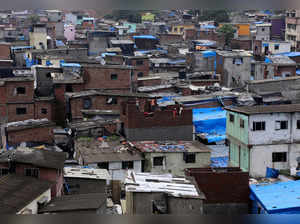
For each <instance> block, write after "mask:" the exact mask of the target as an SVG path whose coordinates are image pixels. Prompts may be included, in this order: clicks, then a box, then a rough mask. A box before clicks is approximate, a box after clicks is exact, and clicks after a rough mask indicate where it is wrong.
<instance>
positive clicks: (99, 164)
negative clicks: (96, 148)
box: [98, 162, 109, 170]
mask: <svg viewBox="0 0 300 224" xmlns="http://www.w3.org/2000/svg"><path fill="white" fill-rule="evenodd" d="M98 167H99V168H100V169H106V170H108V167H109V166H108V162H103V163H98Z"/></svg>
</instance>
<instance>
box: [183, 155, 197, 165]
mask: <svg viewBox="0 0 300 224" xmlns="http://www.w3.org/2000/svg"><path fill="white" fill-rule="evenodd" d="M183 160H184V161H185V163H195V162H196V154H195V153H183Z"/></svg>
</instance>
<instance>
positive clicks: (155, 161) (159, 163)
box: [153, 156, 164, 166]
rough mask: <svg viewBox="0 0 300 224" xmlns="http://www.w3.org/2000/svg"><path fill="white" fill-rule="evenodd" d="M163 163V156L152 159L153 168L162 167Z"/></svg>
mask: <svg viewBox="0 0 300 224" xmlns="http://www.w3.org/2000/svg"><path fill="white" fill-rule="evenodd" d="M163 161H164V157H163V156H159V157H154V158H153V166H162V165H163Z"/></svg>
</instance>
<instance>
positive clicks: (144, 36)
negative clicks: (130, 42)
mask: <svg viewBox="0 0 300 224" xmlns="http://www.w3.org/2000/svg"><path fill="white" fill-rule="evenodd" d="M133 39H153V40H156V39H157V37H155V36H152V35H139V36H133Z"/></svg>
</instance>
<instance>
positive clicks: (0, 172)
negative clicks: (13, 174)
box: [0, 168, 9, 176]
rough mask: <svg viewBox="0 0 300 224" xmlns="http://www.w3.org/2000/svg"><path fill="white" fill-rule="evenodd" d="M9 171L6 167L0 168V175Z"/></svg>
mask: <svg viewBox="0 0 300 224" xmlns="http://www.w3.org/2000/svg"><path fill="white" fill-rule="evenodd" d="M8 173H9V169H8V168H0V176H5V175H7V174H8Z"/></svg>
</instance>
